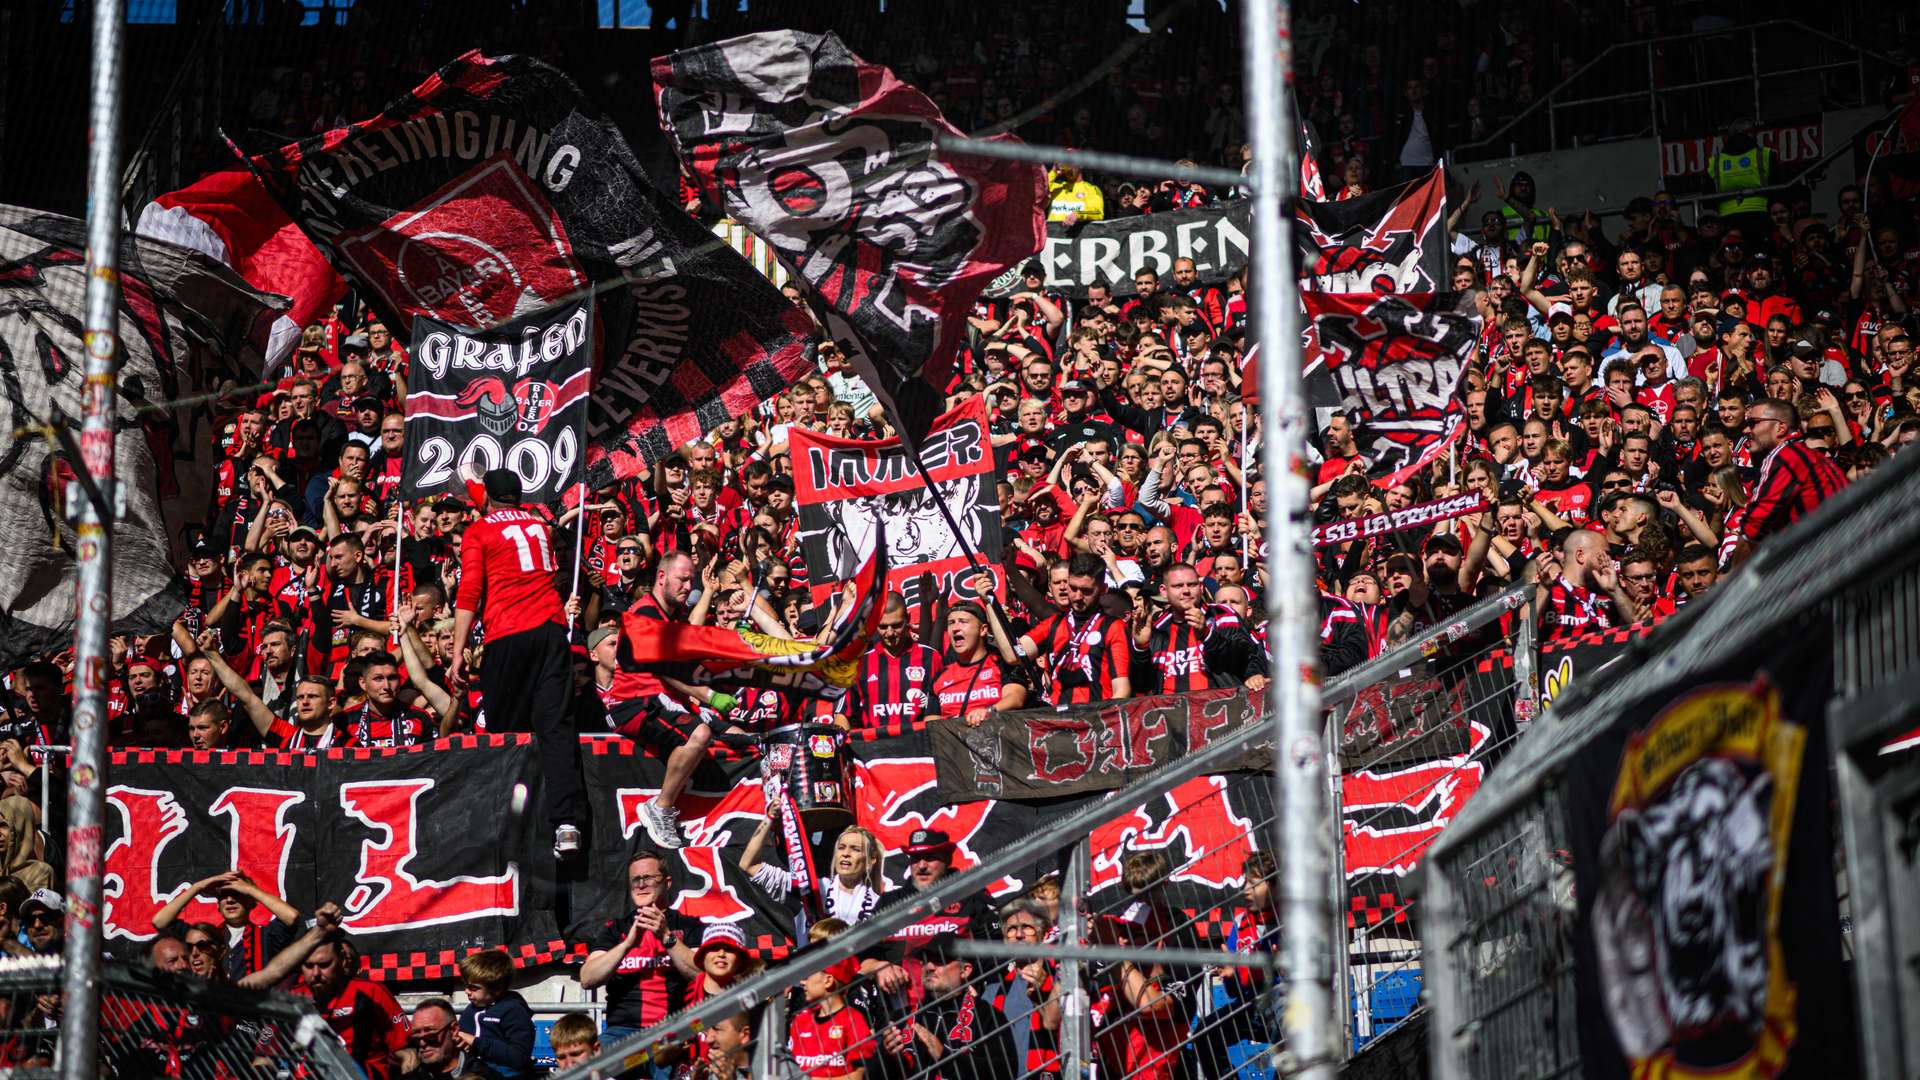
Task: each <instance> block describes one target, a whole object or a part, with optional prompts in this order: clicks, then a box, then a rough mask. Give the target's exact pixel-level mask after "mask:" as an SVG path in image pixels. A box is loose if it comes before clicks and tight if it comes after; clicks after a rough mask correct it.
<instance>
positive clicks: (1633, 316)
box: [1600, 301, 1688, 379]
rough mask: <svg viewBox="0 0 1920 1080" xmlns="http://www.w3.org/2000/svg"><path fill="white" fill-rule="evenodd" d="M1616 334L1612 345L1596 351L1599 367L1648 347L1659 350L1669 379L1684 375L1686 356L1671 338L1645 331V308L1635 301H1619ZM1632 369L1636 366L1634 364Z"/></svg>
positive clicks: (1640, 351)
mask: <svg viewBox="0 0 1920 1080" xmlns="http://www.w3.org/2000/svg"><path fill="white" fill-rule="evenodd" d="M1618 318H1619V320H1620V336H1619V338H1618V340H1616V341H1615V342H1614V344H1613V347H1612V348H1610V349H1608V350H1606V351H1605V352H1603V353H1601V354H1600V367H1601V370H1603V371H1604V370H1606V369H1607V368H1608V367H1609V366H1610V365H1609V361H1611V360H1613V359H1614V358H1615V357H1627V358H1634V357H1638V356H1639V355H1640V354H1641V353H1643V352H1645V351H1647V350H1648V349H1650V348H1651V349H1657V350H1659V353H1660V356H1661V357H1662V358H1663V359H1664V360H1666V362H1667V375H1668V377H1669V378H1673V379H1684V378H1686V377H1687V375H1688V371H1687V360H1686V357H1684V356H1681V355H1680V350H1679V349H1676V348H1674V347H1673V345H1672V343H1671V342H1668V341H1665V340H1664V339H1655V338H1653V337H1651V336H1650V335H1649V334H1648V333H1647V309H1646V308H1644V307H1642V306H1641V305H1640V304H1639V302H1638V301H1622V302H1621V304H1620V309H1619V315H1618ZM1636 370H1638V368H1637V366H1636Z"/></svg>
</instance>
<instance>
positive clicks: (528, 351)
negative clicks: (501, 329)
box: [414, 304, 588, 381]
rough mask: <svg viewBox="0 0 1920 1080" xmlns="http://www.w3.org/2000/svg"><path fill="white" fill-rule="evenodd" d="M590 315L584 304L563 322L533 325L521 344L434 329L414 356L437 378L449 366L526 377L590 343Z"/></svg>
mask: <svg viewBox="0 0 1920 1080" xmlns="http://www.w3.org/2000/svg"><path fill="white" fill-rule="evenodd" d="M587 318H588V315H587V308H586V305H584V304H583V305H581V306H579V307H576V308H574V309H573V311H572V313H571V314H569V315H568V316H567V317H566V318H565V319H563V320H561V321H560V322H554V323H548V324H546V325H545V326H541V325H539V324H534V325H530V326H528V327H527V328H526V329H525V330H523V331H522V332H521V337H520V345H519V347H518V348H515V347H514V346H512V345H509V344H507V343H505V342H496V343H494V344H492V345H489V344H488V343H486V342H484V341H481V340H478V339H476V338H473V337H470V336H468V335H466V334H461V333H458V332H453V331H445V330H435V331H433V332H431V333H428V334H426V335H424V336H423V337H421V339H420V346H419V348H418V349H416V350H414V358H415V359H417V360H419V361H420V363H421V364H422V365H424V366H425V367H426V369H427V370H428V371H429V372H431V373H432V375H433V377H434V378H435V379H444V378H446V377H447V371H448V370H449V369H450V368H458V369H461V370H465V371H500V372H509V373H511V376H512V379H513V380H514V381H518V380H520V379H524V378H526V376H527V372H529V371H531V370H533V367H534V365H536V364H542V363H546V364H550V363H552V362H554V361H555V360H558V359H560V358H561V357H563V356H567V355H569V354H571V353H574V352H577V351H579V349H580V348H581V347H582V346H584V345H585V344H586V343H587Z"/></svg>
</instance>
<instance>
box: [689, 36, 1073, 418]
mask: <svg viewBox="0 0 1920 1080" xmlns="http://www.w3.org/2000/svg"><path fill="white" fill-rule="evenodd" d="M653 79H654V84H655V86H656V88H657V90H658V94H659V99H660V101H659V106H660V124H661V127H662V128H664V129H665V130H666V132H667V135H668V138H669V139H670V140H671V141H672V142H673V144H674V148H675V149H676V150H677V151H678V152H679V154H680V160H681V162H682V165H683V171H684V172H685V173H686V174H688V175H689V176H691V177H692V178H693V179H694V181H695V182H696V183H698V184H699V185H700V186H701V189H702V194H703V195H704V196H705V197H706V198H707V199H709V200H712V201H713V202H714V203H715V204H716V205H719V206H723V207H724V208H725V209H726V212H727V214H728V216H730V217H732V218H733V219H735V220H737V221H739V222H741V223H742V224H744V225H746V226H747V227H748V228H750V229H752V230H753V231H754V232H756V233H759V234H760V235H761V236H762V237H764V238H765V239H766V240H767V242H768V243H770V244H772V245H773V246H774V247H775V248H777V249H779V251H780V253H781V254H782V255H783V256H784V257H785V258H786V261H787V262H788V264H789V265H791V266H792V267H793V268H794V269H795V270H797V271H798V272H799V274H800V276H801V277H802V278H804V279H806V281H807V282H808V283H809V284H810V285H811V286H812V288H813V290H814V292H815V293H816V294H817V295H818V297H819V298H820V299H821V300H822V301H823V302H824V303H825V305H826V306H827V307H829V308H831V309H832V310H833V311H835V312H836V313H838V314H839V315H841V316H843V317H844V319H845V321H846V323H847V325H848V326H849V327H850V329H851V332H852V334H853V335H855V336H857V337H858V339H860V341H861V342H863V343H864V346H865V347H864V348H863V349H860V350H858V351H857V352H856V353H855V354H853V355H852V356H851V357H850V358H851V359H853V360H854V361H855V363H856V367H857V368H859V369H860V374H861V376H862V377H863V378H865V379H866V380H867V381H868V383H869V384H870V385H871V386H872V388H873V389H874V391H875V392H876V393H878V394H879V395H880V396H881V397H882V399H883V400H885V401H887V403H888V404H889V405H891V406H893V408H894V413H895V415H896V417H897V419H898V420H899V421H900V422H899V424H897V425H896V426H898V427H899V428H900V430H901V433H902V434H903V436H904V437H905V438H906V440H907V442H908V444H909V445H917V444H918V443H919V441H920V439H921V437H923V436H924V435H925V434H926V431H927V428H928V426H929V425H930V424H931V423H932V421H933V419H934V417H935V416H937V415H938V414H939V413H941V412H942V411H944V409H945V401H944V398H943V396H942V394H941V392H940V390H939V389H937V388H939V387H943V386H944V385H945V383H946V375H947V370H948V366H949V364H950V363H951V360H952V357H953V354H954V351H955V350H956V349H957V348H958V346H959V344H960V342H961V340H962V338H963V337H964V335H965V333H966V330H967V324H966V318H965V316H966V313H967V311H968V309H969V308H970V307H971V305H972V304H973V301H974V299H975V298H976V297H977V296H979V294H980V290H981V289H982V288H984V287H985V286H986V285H987V283H988V282H990V281H992V280H993V278H994V277H995V276H996V275H998V274H999V273H1000V272H1001V271H1003V270H1005V269H1006V268H1007V267H1008V266H1010V265H1012V264H1013V263H1015V262H1018V261H1020V260H1023V259H1025V258H1026V257H1027V256H1029V255H1031V254H1032V253H1033V252H1035V251H1038V250H1040V248H1041V245H1042V244H1043V243H1044V242H1045V241H1046V229H1045V225H1046V191H1047V184H1046V174H1045V172H1044V171H1043V170H1042V169H1041V168H1040V167H1039V166H1037V165H1026V164H1019V163H1015V162H1008V161H989V160H984V159H976V158H960V157H950V156H946V155H943V154H942V153H941V152H940V151H939V149H938V147H937V146H936V140H938V139H939V138H940V137H941V136H945V135H958V134H960V132H959V131H958V130H957V129H956V128H954V127H953V125H951V124H949V123H948V122H947V120H946V118H945V117H943V116H941V115H940V110H939V109H938V108H936V107H935V106H934V104H933V102H932V101H931V100H929V99H928V98H927V96H926V95H925V94H922V93H921V92H920V91H918V90H916V89H914V88H913V87H911V86H908V85H907V84H906V83H903V82H901V81H900V80H899V79H897V78H895V77H894V74H893V72H891V71H889V70H887V69H886V68H884V67H881V66H879V65H877V64H870V63H867V62H866V61H864V60H862V59H860V58H859V57H858V56H856V55H854V54H853V53H852V52H851V51H850V50H848V48H847V47H846V46H845V45H843V44H842V43H841V42H840V39H839V38H837V37H835V36H834V35H832V34H825V35H818V34H805V33H798V32H795V31H789V30H782V31H771V32H767V33H760V34H749V35H747V36H745V37H737V38H733V39H731V40H728V41H722V42H718V43H716V44H712V45H703V46H700V47H698V48H694V49H686V50H683V51H680V52H676V53H673V54H671V55H669V56H665V57H660V58H658V59H656V60H655V61H654V62H653ZM1002 138H1010V137H1007V136H1003V137H1002ZM834 336H835V337H836V338H837V337H839V336H840V334H839V332H838V331H837V330H836V331H834Z"/></svg>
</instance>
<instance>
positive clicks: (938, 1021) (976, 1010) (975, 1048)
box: [915, 983, 1026, 1080]
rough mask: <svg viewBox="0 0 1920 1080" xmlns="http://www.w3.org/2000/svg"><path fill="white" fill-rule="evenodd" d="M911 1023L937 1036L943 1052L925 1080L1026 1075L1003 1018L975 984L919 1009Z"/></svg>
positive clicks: (1010, 1031) (1011, 1029) (1001, 1013)
mask: <svg viewBox="0 0 1920 1080" xmlns="http://www.w3.org/2000/svg"><path fill="white" fill-rule="evenodd" d="M915 1019H917V1020H918V1021H919V1022H920V1023H922V1024H925V1025H926V1027H927V1030H928V1031H931V1032H933V1033H934V1035H936V1036H938V1037H939V1039H940V1042H941V1045H943V1046H944V1047H946V1051H947V1052H946V1054H945V1055H943V1056H942V1057H941V1058H940V1060H939V1061H937V1062H934V1063H933V1065H932V1066H931V1071H929V1072H928V1073H927V1074H926V1076H927V1078H928V1080H973V1078H974V1077H1015V1076H1020V1075H1021V1074H1023V1073H1025V1072H1026V1069H1025V1067H1024V1066H1023V1065H1022V1064H1021V1062H1020V1052H1019V1048H1018V1047H1016V1046H1015V1045H1014V1041H1013V1028H1012V1026H1011V1025H1009V1024H1008V1023H1007V1015H1006V1014H1005V1013H1003V1012H1001V1011H1000V1010H999V1009H998V1008H996V1007H995V1006H994V1004H993V998H992V996H990V995H989V994H987V993H985V992H984V991H983V990H982V989H981V988H980V986H979V984H977V983H976V984H974V985H971V986H968V987H967V988H966V989H965V990H962V991H961V992H960V993H958V994H954V995H952V996H951V997H947V998H943V999H941V1000H939V1001H934V1002H929V1003H926V1004H924V1005H922V1006H921V1009H920V1013H919V1015H918V1016H917V1017H916V1018H915Z"/></svg>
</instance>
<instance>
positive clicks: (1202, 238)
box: [1173, 221, 1218, 274]
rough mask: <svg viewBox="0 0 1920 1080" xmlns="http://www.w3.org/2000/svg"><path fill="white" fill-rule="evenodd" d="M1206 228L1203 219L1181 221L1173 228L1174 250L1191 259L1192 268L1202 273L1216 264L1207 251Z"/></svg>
mask: <svg viewBox="0 0 1920 1080" xmlns="http://www.w3.org/2000/svg"><path fill="white" fill-rule="evenodd" d="M1206 228H1207V223H1206V222H1205V221H1183V222H1181V223H1180V224H1178V225H1176V226H1174V228H1173V248H1174V250H1175V251H1178V252H1179V253H1180V254H1181V255H1182V256H1184V257H1185V258H1189V259H1192V260H1193V268H1194V269H1195V270H1196V271H1199V272H1200V273H1202V274H1204V273H1206V272H1207V271H1209V270H1212V269H1214V267H1215V266H1216V265H1218V264H1216V263H1215V262H1214V261H1213V256H1212V255H1210V254H1208V251H1207V238H1206V235H1205V233H1206Z"/></svg>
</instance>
